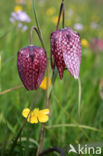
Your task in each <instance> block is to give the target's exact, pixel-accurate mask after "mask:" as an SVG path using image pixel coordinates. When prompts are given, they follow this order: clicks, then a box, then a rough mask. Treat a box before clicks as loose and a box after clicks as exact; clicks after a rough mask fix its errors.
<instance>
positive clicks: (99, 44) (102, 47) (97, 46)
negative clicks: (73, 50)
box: [90, 38, 103, 53]
mask: <svg viewBox="0 0 103 156" xmlns="http://www.w3.org/2000/svg"><path fill="white" fill-rule="evenodd" d="M90 47H91V49H92V50H93V51H94V52H95V53H98V52H100V51H103V40H101V39H99V38H94V39H93V40H92V41H91V43H90Z"/></svg>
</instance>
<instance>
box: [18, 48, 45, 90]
mask: <svg viewBox="0 0 103 156" xmlns="http://www.w3.org/2000/svg"><path fill="white" fill-rule="evenodd" d="M46 64H47V57H46V52H45V51H44V49H43V48H40V47H36V46H33V45H30V46H27V47H25V48H23V49H21V50H19V51H18V58H17V66H18V72H19V76H20V78H21V80H22V82H23V84H24V86H25V88H26V89H27V90H35V89H37V88H38V87H39V86H40V84H41V82H42V80H43V77H44V74H45V70H46Z"/></svg>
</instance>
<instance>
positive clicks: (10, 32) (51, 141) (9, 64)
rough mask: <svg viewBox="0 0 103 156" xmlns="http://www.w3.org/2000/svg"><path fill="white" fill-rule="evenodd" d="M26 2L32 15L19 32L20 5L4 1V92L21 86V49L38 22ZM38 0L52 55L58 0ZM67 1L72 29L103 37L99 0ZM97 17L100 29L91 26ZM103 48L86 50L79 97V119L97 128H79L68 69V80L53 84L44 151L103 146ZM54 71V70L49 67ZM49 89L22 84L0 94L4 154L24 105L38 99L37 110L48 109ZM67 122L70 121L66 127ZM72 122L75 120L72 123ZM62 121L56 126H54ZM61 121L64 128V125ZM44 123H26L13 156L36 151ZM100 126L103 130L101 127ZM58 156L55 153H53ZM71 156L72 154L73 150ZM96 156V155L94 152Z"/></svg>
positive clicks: (0, 79)
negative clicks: (15, 18) (16, 14)
mask: <svg viewBox="0 0 103 156" xmlns="http://www.w3.org/2000/svg"><path fill="white" fill-rule="evenodd" d="M27 2H28V4H26V5H24V6H23V10H24V11H26V12H27V13H28V14H29V16H30V18H31V19H32V21H31V23H29V24H28V27H29V29H28V30H27V31H26V32H22V31H20V30H19V29H18V28H17V26H16V25H13V24H11V23H10V22H9V18H10V15H11V12H12V11H13V10H14V8H15V6H16V2H15V1H12V0H9V1H6V0H1V1H0V8H1V9H0V17H1V20H0V56H1V64H2V65H1V70H0V91H4V90H6V89H8V88H12V87H15V86H18V85H21V84H22V82H21V81H20V78H19V75H18V72H17V51H18V50H19V49H21V48H23V47H25V46H26V45H29V38H30V37H29V36H30V35H29V34H30V33H29V31H30V28H31V26H32V25H35V19H34V15H33V10H32V5H31V4H30V1H27ZM40 2H41V1H40V0H38V1H36V10H37V16H38V20H39V24H40V28H41V31H42V35H43V39H44V42H45V45H46V49H47V52H48V56H49V54H50V42H49V40H50V39H49V38H50V34H51V32H52V31H55V28H56V25H55V24H54V23H53V22H52V17H54V16H57V15H58V12H59V6H60V2H61V1H60V0H59V1H54V0H52V1H49V0H45V1H44V4H43V5H41V3H40ZM65 3H66V21H67V20H69V21H70V25H67V23H66V26H69V27H73V25H74V23H78V17H79V18H80V19H79V22H80V23H82V24H83V25H84V28H85V29H84V30H83V31H80V32H79V33H80V35H81V38H85V39H87V40H88V41H89V42H90V41H91V39H92V38H94V37H99V38H103V20H102V19H103V14H102V10H103V5H98V4H97V1H96V0H91V1H89V0H84V1H81V0H78V1H76V0H71V1H65ZM51 7H54V8H55V9H56V11H55V13H54V15H52V16H47V15H46V11H47V9H49V8H51ZM71 8H72V9H73V10H74V14H73V16H72V18H70V19H69V17H68V10H70V9H71ZM93 16H98V17H99V19H100V20H99V21H98V24H99V29H97V30H93V29H91V28H90V23H91V21H92V20H91V19H92V17H93ZM33 42H34V44H35V45H38V46H41V44H40V42H39V39H38V37H37V35H36V33H33ZM102 71H103V52H101V53H98V54H97V55H96V54H95V53H93V52H92V51H91V49H90V48H89V47H88V48H82V61H81V72H80V79H81V84H82V98H81V122H80V125H86V126H88V127H89V126H90V127H94V128H96V129H98V131H95V130H94V129H89V128H88V127H87V129H85V128H83V127H78V124H79V121H78V82H77V80H74V79H73V77H72V76H71V75H70V74H69V73H68V71H65V73H64V78H63V80H62V81H61V80H60V79H59V76H57V79H56V82H55V86H54V88H53V91H52V96H51V100H50V108H51V114H50V119H49V121H48V123H47V124H46V126H51V128H46V129H45V143H44V148H43V150H45V149H47V148H50V147H54V146H57V147H60V148H65V150H66V155H68V152H67V151H68V148H69V144H73V145H75V146H76V145H77V144H78V143H80V144H81V145H82V144H93V145H94V144H96V143H97V144H98V143H100V144H101V146H103V141H102V140H103V130H102V129H103V100H102V99H101V97H100V93H99V84H100V80H101V79H103V72H102ZM50 75H52V70H51V68H50ZM45 96H46V93H45V91H43V90H42V89H38V90H37V91H29V92H28V91H26V90H25V89H24V88H21V89H18V90H15V91H12V92H9V93H7V94H4V95H0V155H2V156H4V155H9V152H10V149H11V145H12V140H13V139H14V138H15V137H16V135H17V133H18V131H19V129H20V128H21V126H22V124H23V122H24V118H23V117H22V115H21V113H22V110H23V109H24V108H26V107H29V106H30V104H31V103H32V102H34V108H35V107H39V108H40V109H42V108H45V102H46V98H45ZM64 124H68V126H65V125H64ZM69 124H75V125H76V127H71V126H70V125H69ZM55 125H59V126H58V127H54V128H53V126H55ZM60 125H61V126H60ZM40 127H41V124H37V125H31V124H29V123H27V124H26V125H25V127H24V129H23V131H22V133H21V136H20V138H19V141H18V142H17V145H16V146H15V149H14V153H13V155H15V156H18V155H21V156H26V155H34V153H35V151H36V148H37V142H38V136H39V133H40ZM100 130H102V132H101V131H100ZM49 155H50V154H49ZM51 155H54V156H57V155H58V154H57V153H56V152H55V153H54V154H51ZM71 156H72V154H71ZM91 156H92V154H91Z"/></svg>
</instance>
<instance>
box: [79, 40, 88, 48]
mask: <svg viewBox="0 0 103 156" xmlns="http://www.w3.org/2000/svg"><path fill="white" fill-rule="evenodd" d="M81 45H82V47H84V48H88V47H89V43H88V41H87V40H86V39H82V40H81Z"/></svg>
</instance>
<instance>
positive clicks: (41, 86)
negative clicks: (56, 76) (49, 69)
mask: <svg viewBox="0 0 103 156" xmlns="http://www.w3.org/2000/svg"><path fill="white" fill-rule="evenodd" d="M50 86H51V79H50V78H49V82H48V88H50ZM40 88H42V89H43V90H46V89H47V77H45V78H44V80H43V81H42V83H41V85H40Z"/></svg>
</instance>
